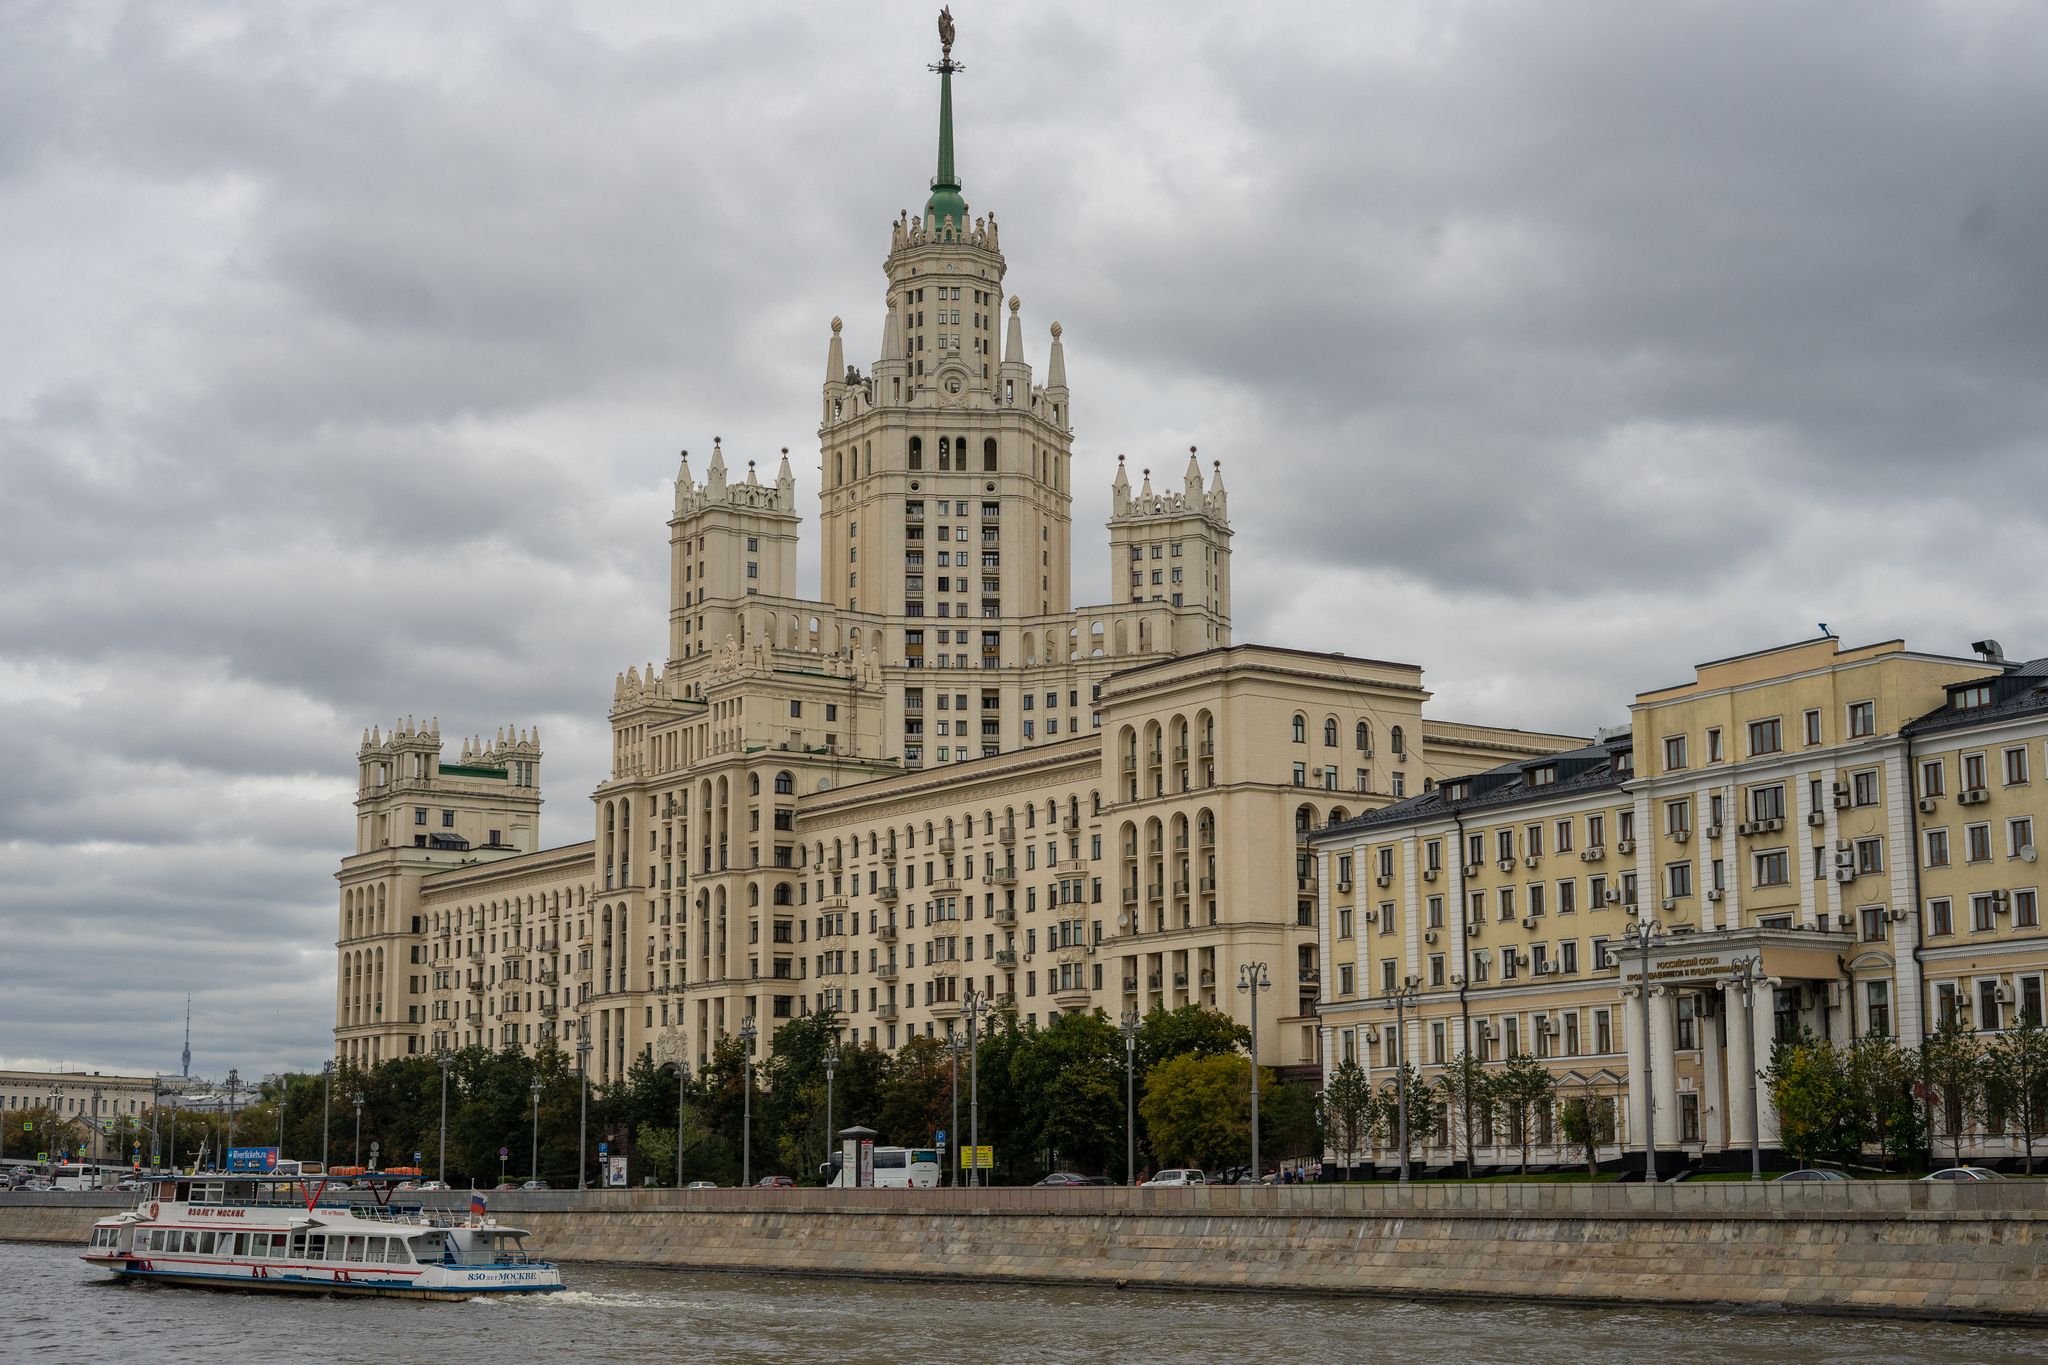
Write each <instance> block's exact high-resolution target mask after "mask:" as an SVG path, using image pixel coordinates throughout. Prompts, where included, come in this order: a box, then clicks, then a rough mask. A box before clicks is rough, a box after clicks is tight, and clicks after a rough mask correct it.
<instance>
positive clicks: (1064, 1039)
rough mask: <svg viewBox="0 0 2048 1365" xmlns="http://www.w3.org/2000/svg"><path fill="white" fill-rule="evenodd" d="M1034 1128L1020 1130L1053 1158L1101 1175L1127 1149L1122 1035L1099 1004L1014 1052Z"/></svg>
mask: <svg viewBox="0 0 2048 1365" xmlns="http://www.w3.org/2000/svg"><path fill="white" fill-rule="evenodd" d="M1008 1079H1009V1083H1010V1085H1011V1086H1012V1087H1013V1088H1014V1089H1015V1091H1016V1092H1017V1094H1018V1095H1019V1096H1021V1097H1025V1100H1024V1104H1023V1106H1022V1108H1023V1112H1024V1115H1025V1117H1026V1121H1027V1122H1028V1123H1029V1125H1030V1127H1029V1130H1028V1131H1027V1132H1024V1133H1020V1134H1019V1135H1018V1137H1019V1138H1020V1139H1021V1140H1022V1141H1023V1142H1025V1143H1026V1144H1027V1145H1028V1147H1029V1149H1030V1150H1032V1151H1041V1150H1042V1151H1044V1152H1045V1153H1046V1154H1047V1156H1046V1160H1047V1163H1048V1164H1055V1163H1056V1164H1058V1165H1060V1166H1074V1167H1078V1168H1080V1169H1081V1170H1083V1171H1087V1172H1090V1173H1095V1174H1100V1173H1101V1172H1102V1171H1104V1170H1106V1169H1107V1168H1108V1167H1109V1165H1110V1162H1111V1160H1112V1158H1113V1156H1116V1155H1120V1154H1121V1152H1122V1149H1123V1039H1122V1038H1121V1037H1119V1036H1118V1035H1117V1031H1116V1029H1114V1028H1113V1027H1111V1026H1110V1024H1109V1021H1108V1020H1107V1019H1105V1018H1104V1017H1103V1016H1102V1014H1101V1012H1100V1011H1096V1012H1095V1013H1092V1014H1080V1013H1074V1014H1067V1015H1063V1016H1061V1017H1060V1018H1059V1019H1057V1020H1055V1021H1054V1022H1053V1023H1052V1024H1051V1025H1050V1026H1049V1027H1047V1028H1045V1029H1044V1030H1042V1031H1040V1032H1038V1033H1036V1034H1034V1035H1032V1036H1031V1038H1030V1039H1029V1040H1028V1042H1027V1045H1026V1046H1024V1047H1021V1048H1019V1049H1017V1050H1016V1051H1015V1052H1014V1053H1013V1054H1012V1056H1011V1059H1010V1071H1009V1077H1008Z"/></svg>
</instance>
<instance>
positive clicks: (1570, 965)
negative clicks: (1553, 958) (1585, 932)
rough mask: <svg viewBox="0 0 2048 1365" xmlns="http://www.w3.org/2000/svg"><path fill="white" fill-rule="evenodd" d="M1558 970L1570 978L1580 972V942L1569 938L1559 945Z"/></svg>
mask: <svg viewBox="0 0 2048 1365" xmlns="http://www.w3.org/2000/svg"><path fill="white" fill-rule="evenodd" d="M1557 969H1558V970H1559V971H1561V972H1563V973H1565V975H1567V976H1570V975H1573V974H1575V973H1576V972H1577V971H1578V970H1579V941H1578V940H1577V939H1575V938H1568V939H1565V940H1563V941H1562V942H1560V943H1559V944H1558V945H1557Z"/></svg>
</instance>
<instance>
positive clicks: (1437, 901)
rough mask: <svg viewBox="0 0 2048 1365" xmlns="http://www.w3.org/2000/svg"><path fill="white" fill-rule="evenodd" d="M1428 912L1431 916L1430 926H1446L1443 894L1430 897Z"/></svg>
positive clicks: (1437, 927)
mask: <svg viewBox="0 0 2048 1365" xmlns="http://www.w3.org/2000/svg"><path fill="white" fill-rule="evenodd" d="M1427 914H1428V916H1429V927H1430V928H1432V929H1441V928H1443V927H1444V898H1443V897H1442V896H1431V897H1430V898H1429V904H1428V907H1427Z"/></svg>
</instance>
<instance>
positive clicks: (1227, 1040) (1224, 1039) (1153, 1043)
mask: <svg viewBox="0 0 2048 1365" xmlns="http://www.w3.org/2000/svg"><path fill="white" fill-rule="evenodd" d="M1251 1047H1252V1031H1251V1030H1250V1029H1248V1028H1246V1027H1245V1026H1244V1025H1243V1024H1239V1023H1233V1022H1232V1021H1231V1018H1230V1016H1229V1015H1227V1014H1224V1013H1223V1012H1222V1011H1220V1010H1213V1009H1210V1008H1209V1007H1208V1006H1207V1005H1182V1006H1181V1007H1180V1008H1179V1009H1177V1010H1169V1009H1166V1008H1164V1007H1163V1006H1160V1005H1158V1004H1154V1005H1153V1006H1152V1009H1151V1012H1150V1013H1148V1014H1147V1015H1146V1016H1145V1017H1144V1019H1143V1020H1141V1021H1140V1022H1139V1024H1138V1048H1137V1053H1138V1059H1137V1060H1138V1075H1139V1076H1140V1077H1141V1078H1142V1077H1144V1076H1146V1075H1149V1074H1150V1073H1151V1071H1152V1068H1153V1067H1155V1066H1158V1065H1160V1064H1161V1063H1162V1062H1168V1061H1171V1060H1172V1059H1173V1058H1175V1057H1190V1056H1192V1057H1225V1056H1228V1055H1230V1054H1231V1053H1234V1052H1242V1053H1245V1054H1246V1055H1249V1054H1250V1052H1251Z"/></svg>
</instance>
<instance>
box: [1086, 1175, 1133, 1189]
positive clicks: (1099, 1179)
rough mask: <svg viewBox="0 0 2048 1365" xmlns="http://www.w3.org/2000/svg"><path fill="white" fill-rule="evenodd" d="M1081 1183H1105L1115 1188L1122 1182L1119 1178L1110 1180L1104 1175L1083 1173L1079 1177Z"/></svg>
mask: <svg viewBox="0 0 2048 1365" xmlns="http://www.w3.org/2000/svg"><path fill="white" fill-rule="evenodd" d="M1081 1183H1082V1184H1083V1185H1107V1186H1109V1187H1110V1188H1111V1189H1115V1188H1117V1187H1118V1186H1120V1185H1122V1184H1123V1183H1124V1182H1123V1181H1121V1180H1111V1179H1110V1178H1109V1177H1108V1176H1106V1175H1084V1176H1082V1177H1081Z"/></svg>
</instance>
